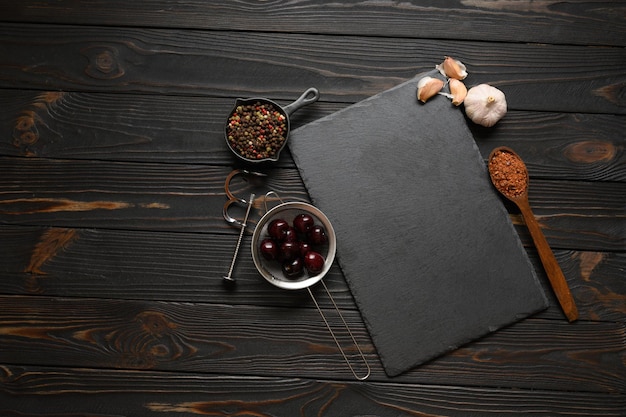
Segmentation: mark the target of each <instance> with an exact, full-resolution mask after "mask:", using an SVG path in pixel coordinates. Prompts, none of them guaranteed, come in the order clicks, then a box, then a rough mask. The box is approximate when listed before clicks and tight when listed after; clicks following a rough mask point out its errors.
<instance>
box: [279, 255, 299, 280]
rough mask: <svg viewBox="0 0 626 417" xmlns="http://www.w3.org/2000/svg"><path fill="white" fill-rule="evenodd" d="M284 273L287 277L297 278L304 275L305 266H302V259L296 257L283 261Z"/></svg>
mask: <svg viewBox="0 0 626 417" xmlns="http://www.w3.org/2000/svg"><path fill="white" fill-rule="evenodd" d="M282 269H283V274H284V275H285V276H286V277H287V278H297V277H299V276H300V275H302V272H303V271H304V268H303V267H302V259H301V258H294V259H292V260H291V261H285V262H284V263H283V268H282Z"/></svg>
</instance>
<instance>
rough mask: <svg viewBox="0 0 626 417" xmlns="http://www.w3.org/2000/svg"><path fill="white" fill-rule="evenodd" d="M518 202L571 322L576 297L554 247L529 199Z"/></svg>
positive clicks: (551, 283)
mask: <svg viewBox="0 0 626 417" xmlns="http://www.w3.org/2000/svg"><path fill="white" fill-rule="evenodd" d="M517 203H518V206H519V208H520V211H521V212H522V216H523V217H524V222H525V223H526V227H528V230H529V231H530V235H531V236H532V239H533V242H534V243H535V247H536V248H537V252H539V257H540V258H541V263H542V264H543V267H544V269H545V271H546V274H547V275H548V279H549V280H550V285H552V289H553V290H554V293H555V294H556V298H557V299H558V300H559V304H561V308H562V309H563V312H564V313H565V316H566V317H567V319H568V320H569V321H570V322H572V321H575V320H577V319H578V309H577V308H576V304H575V302H574V298H573V297H572V294H571V292H570V290H569V287H568V285H567V281H566V280H565V276H564V275H563V271H562V270H561V267H560V266H559V263H558V262H557V260H556V258H555V257H554V253H553V252H552V249H550V246H549V245H548V241H547V240H546V237H545V236H544V234H543V232H542V231H541V228H540V227H539V223H537V220H536V219H535V215H534V214H533V212H532V210H531V208H530V204H529V203H528V200H527V199H523V200H520V201H518V202H517Z"/></svg>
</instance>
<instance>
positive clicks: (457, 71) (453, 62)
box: [435, 56, 467, 80]
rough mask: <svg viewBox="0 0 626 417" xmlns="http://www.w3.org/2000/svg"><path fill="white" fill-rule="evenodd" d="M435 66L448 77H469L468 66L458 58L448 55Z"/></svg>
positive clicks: (457, 78) (460, 78) (459, 78)
mask: <svg viewBox="0 0 626 417" xmlns="http://www.w3.org/2000/svg"><path fill="white" fill-rule="evenodd" d="M435 68H437V69H438V70H439V72H440V73H441V74H443V75H445V76H446V77H448V78H454V79H456V80H464V79H465V77H467V68H466V67H465V65H464V64H463V63H462V62H461V61H459V60H458V59H454V58H452V57H450V56H447V57H446V58H445V59H444V60H443V62H442V63H441V64H439V65H437V66H436V67H435Z"/></svg>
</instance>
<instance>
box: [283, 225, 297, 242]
mask: <svg viewBox="0 0 626 417" xmlns="http://www.w3.org/2000/svg"><path fill="white" fill-rule="evenodd" d="M297 240H298V233H297V232H296V229H294V228H293V227H290V228H288V229H287V230H285V233H284V235H283V241H285V242H296V241H297Z"/></svg>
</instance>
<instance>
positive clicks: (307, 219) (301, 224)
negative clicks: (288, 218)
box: [293, 213, 315, 234]
mask: <svg viewBox="0 0 626 417" xmlns="http://www.w3.org/2000/svg"><path fill="white" fill-rule="evenodd" d="M313 224H315V219H313V216H311V215H310V214H308V213H300V214H298V215H297V216H296V217H295V218H294V219H293V227H294V228H295V229H296V230H297V231H298V232H299V233H302V234H304V233H306V232H308V231H309V229H310V228H311V227H313Z"/></svg>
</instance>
